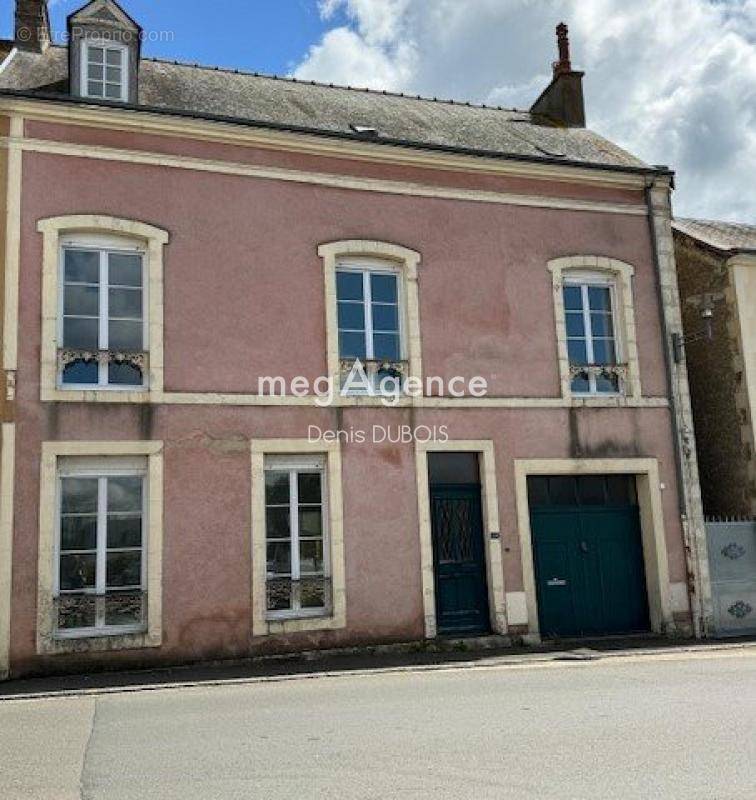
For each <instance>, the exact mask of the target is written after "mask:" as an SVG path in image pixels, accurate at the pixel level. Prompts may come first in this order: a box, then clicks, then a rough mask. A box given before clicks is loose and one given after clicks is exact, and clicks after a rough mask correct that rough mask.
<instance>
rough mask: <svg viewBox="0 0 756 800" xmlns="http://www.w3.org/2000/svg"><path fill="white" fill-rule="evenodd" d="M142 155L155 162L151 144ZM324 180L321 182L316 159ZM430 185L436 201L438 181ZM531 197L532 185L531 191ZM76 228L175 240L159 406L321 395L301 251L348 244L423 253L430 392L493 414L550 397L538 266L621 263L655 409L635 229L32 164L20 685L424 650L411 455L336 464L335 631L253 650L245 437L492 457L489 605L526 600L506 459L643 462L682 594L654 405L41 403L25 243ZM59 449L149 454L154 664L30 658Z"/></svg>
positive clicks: (16, 641)
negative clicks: (45, 521)
mask: <svg viewBox="0 0 756 800" xmlns="http://www.w3.org/2000/svg"><path fill="white" fill-rule="evenodd" d="M82 130H83V129H82ZM47 132H51V131H49V130H48V131H47ZM43 133H45V129H44V128H43V127H42V126H40V125H39V124H35V125H34V128H33V129H32V126H31V125H30V126H29V129H28V130H27V134H33V135H35V136H41V135H43ZM69 133H70V135H73V132H69ZM84 133H86V131H85V132H84ZM84 133H76V135H79V136H84ZM87 135H94V134H87ZM97 136H98V137H105V136H106V134H105V133H103V132H99V133H98V134H97ZM107 136H108V137H110V138H111V139H112V138H113V137H115V136H116V134H107ZM129 141H131V140H129ZM166 141H167V140H166ZM111 143H113V144H115V143H116V141H115V140H114V141H112V142H111ZM147 144H149V146H150V147H152V146H153V145H154V142H151V141H150V142H145V146H146V145H147ZM174 144H175V143H174ZM121 146H122V145H121ZM186 146H187V147H189V145H188V144H187V145H186ZM191 147H192V148H197V147H199V145H198V144H197V143H192V145H191ZM205 152H207V150H206V151H205ZM245 152H246V153H248V156H249V157H250V158H252V157H254V158H255V159H258V158H259V159H260V160H264V159H270V158H272V157H273V156H272V155H271V154H270V153H267V152H264V151H259V152H253V151H246V150H245ZM278 157H279V158H280V159H282V160H287V159H293V158H294V157H293V156H278ZM234 158H237V159H238V158H240V156H239V155H238V154H235V155H234ZM298 158H302V157H298ZM367 169H368V167H367V166H365V170H367ZM369 169H370V170H373V171H377V170H378V169H379V168H378V167H375V166H371V167H370V168H369ZM318 171H329V170H328V169H326V167H325V166H324V165H323V164H322V163H320V162H318ZM433 179H434V180H438V181H452V180H453V178H450V177H449V176H448V175H446V174H443V175H436V176H433ZM535 188H536V184H531V186H530V190H529V192H528V193H535ZM540 188H541V190H542V191H548V193H549V194H552V193H557V192H559V191H564V190H565V188H570V190H571V191H574V192H576V193H579V192H584V191H585V190H584V189H583V188H575V187H566V185H565V184H554V185H548V186H545V185H544V186H541V187H540ZM591 191H592V192H595V191H596V190H591ZM615 199H616V198H615ZM625 199H629V198H625ZM633 201H634V202H641V198H640V197H639V196H636V197H634V198H633ZM74 213H103V214H111V215H114V216H118V217H124V218H129V219H137V220H141V221H145V222H148V223H151V224H153V225H157V226H159V227H161V228H165V229H167V230H168V231H169V232H170V234H171V243H170V244H169V245H168V247H167V248H166V260H165V364H166V373H165V388H166V391H173V392H210V391H222V392H247V393H254V392H256V390H257V377H258V376H259V375H282V376H283V377H285V378H291V377H293V376H295V375H304V376H306V377H308V378H311V379H312V378H315V377H316V376H318V375H321V374H324V372H325V323H324V316H325V310H324V292H323V272H322V263H321V261H320V259H319V258H318V256H317V246H318V245H319V244H320V243H323V242H328V241H333V240H337V239H349V238H361V239H377V240H383V241H388V242H395V243H398V244H401V245H403V246H405V247H409V248H412V249H414V250H417V251H419V252H420V253H421V254H422V264H421V266H420V283H419V286H420V315H421V332H422V345H423V359H424V371H425V373H426V374H428V375H439V376H442V377H451V376H452V375H455V374H460V375H463V376H473V375H482V376H484V377H486V378H487V379H488V380H489V382H490V385H491V391H490V394H491V395H493V396H516V397H557V396H558V392H559V384H558V368H557V362H556V340H555V332H554V322H553V302H552V289H551V276H550V273H549V272H548V270H547V268H546V264H547V262H548V261H549V260H550V259H552V258H557V257H560V256H566V255H576V254H584V255H603V256H611V257H614V258H618V259H621V260H623V261H627V262H629V263H631V264H633V265H634V267H635V269H636V279H635V284H634V286H635V302H636V316H637V327H638V337H639V342H638V344H639V352H640V366H641V378H642V381H643V388H644V394H645V395H648V396H664V395H666V382H665V374H664V363H663V357H662V350H661V333H660V329H659V317H658V314H659V311H658V303H657V299H656V294H655V288H654V274H653V265H652V255H651V250H650V244H649V234H648V226H647V222H646V220H645V219H644V218H643V217H633V216H626V215H611V214H598V213H586V212H575V211H555V210H545V209H535V208H520V207H514V206H505V205H489V204H482V203H473V202H459V201H449V200H440V199H428V198H418V197H404V196H391V195H386V194H378V193H358V192H354V191H349V190H341V189H330V188H323V187H319V186H308V185H303V184H295V183H282V182H274V181H270V180H258V179H253V178H248V177H234V176H225V175H217V174H211V173H203V172H193V171H188V170H177V169H166V168H160V167H153V166H140V165H135V164H124V163H115V162H104V161H98V160H89V159H84V158H71V157H64V156H56V155H43V154H36V153H28V152H27V153H25V155H24V161H23V195H22V251H21V286H20V292H21V304H20V330H21V336H20V353H19V368H18V389H17V397H18V430H17V454H16V460H17V475H16V509H15V538H14V574H13V608H12V614H13V630H12V653H11V658H12V663H13V668H14V670H15V671H17V672H23V671H28V670H34V669H53V668H67V667H71V666H77V665H81V664H82V663H87V664H92V663H95V662H96V663H98V664H109V663H114V662H117V663H119V664H128V663H134V664H141V663H146V662H148V661H161V660H164V661H177V660H186V659H191V658H209V657H219V656H240V655H247V654H249V653H251V652H262V651H265V650H285V649H306V648H307V647H312V646H330V645H337V644H347V643H349V644H351V643H355V642H367V641H392V640H406V639H414V638H420V637H422V635H423V611H422V596H421V586H420V551H419V539H418V511H417V497H416V476H415V455H414V448H412V447H411V446H407V445H385V446H376V445H372V444H370V445H367V444H366V445H359V444H347V445H344V447H343V462H344V474H343V491H344V513H345V525H344V530H345V540H346V543H345V547H346V572H347V622H348V625H347V628H346V629H344V630H341V631H333V632H320V633H313V634H298V635H296V636H291V637H270V638H268V639H266V640H256V641H252V640H251V633H250V631H251V624H250V615H251V609H250V583H251V556H250V528H251V523H250V502H249V498H250V490H251V487H250V461H249V448H248V440H249V439H250V438H280V437H286V438H303V437H306V436H307V426H308V425H310V424H313V425H318V426H320V427H321V428H340V429H349V428H350V426H354V427H357V428H360V427H367V428H369V427H370V426H372V425H373V424H380V423H383V424H390V425H392V426H397V425H401V424H415V425H419V424H427V425H434V424H435V425H448V426H449V433H450V435H451V437H452V438H464V439H493V440H494V442H495V447H496V463H497V473H498V474H497V478H498V485H499V508H500V514H501V527H502V534H503V546H504V547H505V548H506V549H505V552H504V578H505V582H506V590H507V591H518V590H521V589H522V570H521V566H520V556H519V540H518V534H517V520H516V508H515V502H514V470H513V460H514V459H515V458H546V457H550V458H566V457H577V456H580V457H592V456H594V457H612V458H622V457H639V456H643V457H655V458H658V459H659V461H660V466H661V471H662V475H661V480H662V481H663V482H664V483H665V484H666V486H667V490H666V491H665V492H664V495H663V497H664V514H665V525H666V534H667V538H668V545H669V558H670V572H671V576H670V577H671V580H672V581H683V580H685V566H684V556H683V549H682V542H681V531H680V522H679V513H678V510H677V497H676V492H675V489H674V487H675V485H676V478H675V466H674V457H673V444H672V435H671V428H670V415H669V411H668V410H667V409H664V408H659V409H651V408H647V409H605V410H599V409H582V410H568V409H512V410H507V409H480V408H477V409H455V410H448V409H447V410H441V409H439V410H427V409H425V410H416V411H414V412H412V411H409V410H406V409H404V410H402V409H394V410H385V409H340V410H334V409H315V408H312V409H310V408H291V407H290V408H253V407H233V406H229V407H225V406H224V407H221V406H203V405H192V406H171V405H158V406H125V405H94V404H93V405H84V404H69V403H45V404H41V403H40V401H39V359H40V302H41V301H40V286H41V255H42V249H41V248H42V242H41V236H40V235H39V234H38V233H37V230H36V226H37V221H38V220H39V219H42V218H45V217H49V216H56V215H61V214H74ZM71 439H74V440H76V439H81V440H92V441H94V440H109V439H113V440H133V439H156V440H162V441H164V442H165V495H164V502H165V519H164V528H165V534H164V537H165V538H164V559H163V587H164V601H163V605H164V619H163V631H164V646H163V647H162V648H161V649H160V650H158V651H154V652H138V651H136V652H129V651H121V652H116V653H111V654H108V655H100V656H97V657H96V658H95V657H93V656H77V657H55V658H40V657H37V656H36V655H35V626H36V582H37V577H36V569H37V566H36V565H37V545H36V542H37V538H38V504H39V459H40V444H41V442H42V441H46V440H71Z"/></svg>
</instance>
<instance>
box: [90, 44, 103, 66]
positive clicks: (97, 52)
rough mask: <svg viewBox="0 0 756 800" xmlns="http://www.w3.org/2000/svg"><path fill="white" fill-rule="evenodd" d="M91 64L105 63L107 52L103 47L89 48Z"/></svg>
mask: <svg viewBox="0 0 756 800" xmlns="http://www.w3.org/2000/svg"><path fill="white" fill-rule="evenodd" d="M88 58H89V63H90V64H102V63H104V61H105V50H104V49H103V48H102V47H92V46H90V47H89V56H88Z"/></svg>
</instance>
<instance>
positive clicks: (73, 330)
mask: <svg viewBox="0 0 756 800" xmlns="http://www.w3.org/2000/svg"><path fill="white" fill-rule="evenodd" d="M99 331H100V323H99V321H98V320H96V319H71V318H70V317H67V318H65V319H64V320H63V346H64V347H71V348H73V349H74V350H98V349H99V347H100V338H99Z"/></svg>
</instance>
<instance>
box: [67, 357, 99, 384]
mask: <svg viewBox="0 0 756 800" xmlns="http://www.w3.org/2000/svg"><path fill="white" fill-rule="evenodd" d="M99 380H100V366H99V364H98V363H97V362H96V361H74V362H72V363H71V364H67V365H66V367H65V368H64V369H63V383H64V384H66V385H69V386H75V385H77V386H82V385H88V386H91V385H92V384H95V383H98V382H99Z"/></svg>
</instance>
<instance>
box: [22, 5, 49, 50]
mask: <svg viewBox="0 0 756 800" xmlns="http://www.w3.org/2000/svg"><path fill="white" fill-rule="evenodd" d="M50 38H51V37H50V14H49V11H48V9H47V0H16V37H15V45H16V47H18V48H19V49H22V50H32V51H33V52H35V53H44V51H45V50H47V48H48V46H49V45H50Z"/></svg>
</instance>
